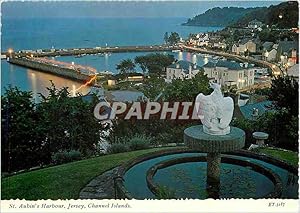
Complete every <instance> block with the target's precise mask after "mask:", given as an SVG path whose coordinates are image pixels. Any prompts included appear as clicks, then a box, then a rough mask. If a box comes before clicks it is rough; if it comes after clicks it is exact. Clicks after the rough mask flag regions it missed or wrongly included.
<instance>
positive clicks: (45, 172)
mask: <svg viewBox="0 0 300 213" xmlns="http://www.w3.org/2000/svg"><path fill="white" fill-rule="evenodd" d="M160 149H161V148H160ZM160 149H159V148H156V149H147V150H140V151H134V152H126V153H120V154H113V155H105V156H101V157H96V158H91V159H87V160H81V161H77V162H72V163H67V164H63V165H59V166H53V167H49V168H45V169H40V170H36V171H31V172H26V173H22V174H18V175H14V176H11V177H6V178H3V179H2V183H1V187H2V190H1V191H2V199H3V200H4V199H17V198H19V199H23V198H24V199H27V200H36V199H77V198H78V195H79V192H80V190H81V189H82V188H83V187H84V186H85V185H86V184H87V183H88V182H89V181H90V180H92V179H93V178H94V177H95V176H98V175H100V174H101V173H103V172H104V171H106V170H109V169H111V168H113V167H116V166H118V165H120V164H122V163H123V162H125V161H128V160H130V159H133V158H135V157H137V156H139V155H142V154H145V153H150V152H153V151H157V150H160Z"/></svg>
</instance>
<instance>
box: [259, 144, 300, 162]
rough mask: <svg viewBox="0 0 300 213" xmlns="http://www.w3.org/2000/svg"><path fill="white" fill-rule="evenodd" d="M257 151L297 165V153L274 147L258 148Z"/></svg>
mask: <svg viewBox="0 0 300 213" xmlns="http://www.w3.org/2000/svg"><path fill="white" fill-rule="evenodd" d="M258 152H259V153H264V154H266V155H270V156H271V157H275V158H278V159H279V160H283V161H286V162H288V163H290V164H292V165H293V166H296V167H298V160H299V159H298V153H297V152H293V151H289V150H282V149H275V148H267V147H265V148H259V149H258Z"/></svg>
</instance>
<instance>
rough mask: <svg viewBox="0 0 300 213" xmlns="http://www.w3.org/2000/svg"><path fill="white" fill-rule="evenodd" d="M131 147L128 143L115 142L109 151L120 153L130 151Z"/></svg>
mask: <svg viewBox="0 0 300 213" xmlns="http://www.w3.org/2000/svg"><path fill="white" fill-rule="evenodd" d="M129 150H130V149H129V147H128V145H126V144H124V143H114V144H112V145H111V146H110V147H109V148H108V149H107V152H108V153H110V154H115V153H120V152H128V151H129Z"/></svg>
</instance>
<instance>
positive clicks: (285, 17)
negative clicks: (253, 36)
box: [182, 1, 299, 28]
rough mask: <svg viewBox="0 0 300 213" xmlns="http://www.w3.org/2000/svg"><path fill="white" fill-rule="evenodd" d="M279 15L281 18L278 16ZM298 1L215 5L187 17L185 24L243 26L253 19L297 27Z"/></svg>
mask: <svg viewBox="0 0 300 213" xmlns="http://www.w3.org/2000/svg"><path fill="white" fill-rule="evenodd" d="M280 17H281V18H280ZM298 17H299V11H298V2H297V1H289V2H283V3H280V4H278V5H275V6H274V5H272V6H270V7H256V8H240V7H224V8H220V7H215V8H212V9H209V10H207V11H206V12H205V13H202V14H200V15H197V16H195V17H193V18H191V19H188V21H187V22H186V23H183V24H182V25H186V26H217V27H227V26H234V27H245V26H247V25H248V23H249V22H250V21H252V20H254V19H256V20H259V21H261V22H263V23H264V24H268V25H270V26H271V25H276V26H277V27H279V28H292V27H298Z"/></svg>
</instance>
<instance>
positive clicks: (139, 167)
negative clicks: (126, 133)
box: [119, 149, 298, 199]
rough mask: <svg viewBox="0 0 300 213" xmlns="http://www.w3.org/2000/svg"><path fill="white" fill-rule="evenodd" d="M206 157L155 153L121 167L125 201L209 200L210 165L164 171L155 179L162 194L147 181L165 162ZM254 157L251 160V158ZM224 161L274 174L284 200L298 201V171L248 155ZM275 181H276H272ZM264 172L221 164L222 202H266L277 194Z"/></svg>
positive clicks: (186, 164) (187, 164) (195, 164)
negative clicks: (248, 163) (131, 199)
mask: <svg viewBox="0 0 300 213" xmlns="http://www.w3.org/2000/svg"><path fill="white" fill-rule="evenodd" d="M201 156H202V157H204V156H206V154H204V153H197V152H192V151H189V150H185V149H181V150H169V151H163V152H157V153H152V154H149V155H147V156H143V157H141V158H138V159H135V160H134V161H132V162H129V163H127V164H125V165H123V166H122V167H121V169H120V170H119V175H120V176H123V181H121V183H120V185H121V186H122V187H121V191H122V190H123V191H126V193H124V194H126V195H125V197H128V198H135V199H145V198H168V197H175V198H194V199H206V198H207V196H208V194H207V190H206V162H184V163H179V164H174V165H170V166H167V167H165V168H163V169H160V170H158V171H157V172H156V174H155V175H154V176H153V183H155V184H156V185H157V186H158V187H159V190H160V192H161V196H157V195H154V193H152V191H151V190H150V189H149V187H148V185H147V181H146V174H147V171H148V170H149V169H150V168H151V167H153V166H154V165H156V164H159V163H161V162H163V161H167V160H172V159H180V158H186V157H201ZM249 156H251V157H249ZM222 157H227V158H230V159H232V162H234V161H235V160H236V162H238V161H244V162H251V163H254V164H256V165H259V166H260V167H263V168H265V169H267V170H269V171H270V172H271V173H274V174H275V176H277V177H278V178H279V179H280V182H281V186H282V192H281V198H290V199H297V198H298V176H297V172H296V170H295V169H294V168H292V167H290V166H289V165H287V164H285V163H283V162H281V161H278V160H276V159H271V158H268V157H266V156H264V155H258V154H253V153H250V152H247V151H242V152H236V153H230V154H222ZM271 179H272V178H271ZM271 179H270V177H269V176H268V175H266V174H264V172H258V171H255V169H253V168H252V167H251V166H247V165H241V164H239V163H237V164H234V163H226V162H224V163H222V164H221V186H220V191H219V194H220V198H262V197H265V196H267V195H268V194H272V193H273V192H274V190H275V185H274V181H273V180H271Z"/></svg>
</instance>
